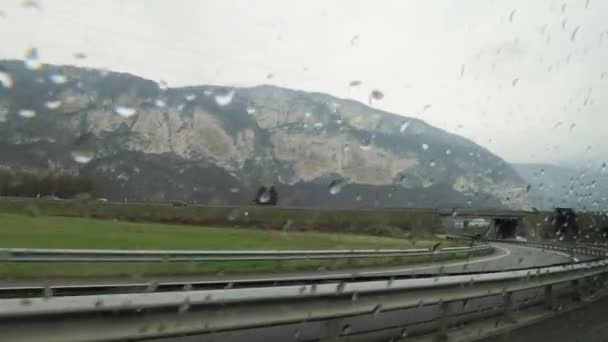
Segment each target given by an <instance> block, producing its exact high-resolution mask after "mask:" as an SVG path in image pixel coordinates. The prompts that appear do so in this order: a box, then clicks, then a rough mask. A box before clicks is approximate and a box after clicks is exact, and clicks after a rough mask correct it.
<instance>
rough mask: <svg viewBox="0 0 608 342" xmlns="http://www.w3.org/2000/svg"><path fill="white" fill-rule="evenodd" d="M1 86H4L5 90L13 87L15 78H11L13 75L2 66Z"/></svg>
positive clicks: (0, 71) (0, 68)
mask: <svg viewBox="0 0 608 342" xmlns="http://www.w3.org/2000/svg"><path fill="white" fill-rule="evenodd" d="M0 84H2V86H3V87H4V88H12V87H13V78H12V77H11V74H9V73H8V71H7V70H6V69H5V68H4V67H2V66H0Z"/></svg>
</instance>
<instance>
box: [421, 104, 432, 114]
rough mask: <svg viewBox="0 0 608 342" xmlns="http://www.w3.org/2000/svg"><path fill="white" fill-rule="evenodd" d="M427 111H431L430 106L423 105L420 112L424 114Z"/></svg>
mask: <svg viewBox="0 0 608 342" xmlns="http://www.w3.org/2000/svg"><path fill="white" fill-rule="evenodd" d="M429 109H431V105H430V104H425V105H424V107H422V111H423V112H426V111H427V110H429Z"/></svg>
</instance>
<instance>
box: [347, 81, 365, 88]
mask: <svg viewBox="0 0 608 342" xmlns="http://www.w3.org/2000/svg"><path fill="white" fill-rule="evenodd" d="M362 83H363V82H361V81H359V80H354V81H350V83H349V84H348V85H349V86H350V87H358V86H360V85H361V84H362Z"/></svg>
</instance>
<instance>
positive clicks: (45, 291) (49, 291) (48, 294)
mask: <svg viewBox="0 0 608 342" xmlns="http://www.w3.org/2000/svg"><path fill="white" fill-rule="evenodd" d="M42 297H44V299H49V298H51V297H53V289H52V288H51V287H50V286H49V285H45V286H44V289H43V290H42Z"/></svg>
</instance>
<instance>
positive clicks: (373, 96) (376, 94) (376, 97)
mask: <svg viewBox="0 0 608 342" xmlns="http://www.w3.org/2000/svg"><path fill="white" fill-rule="evenodd" d="M383 98H384V94H383V93H382V92H381V91H380V90H378V89H374V90H372V92H371V93H370V94H369V104H370V105H371V104H372V101H380V100H382V99H383Z"/></svg>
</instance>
